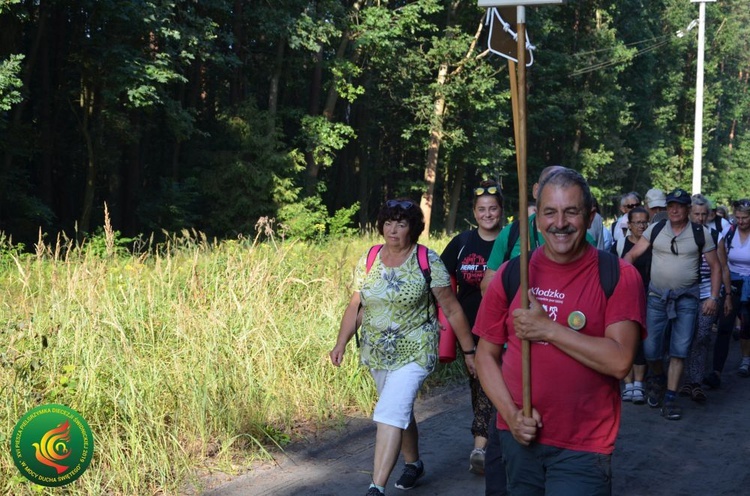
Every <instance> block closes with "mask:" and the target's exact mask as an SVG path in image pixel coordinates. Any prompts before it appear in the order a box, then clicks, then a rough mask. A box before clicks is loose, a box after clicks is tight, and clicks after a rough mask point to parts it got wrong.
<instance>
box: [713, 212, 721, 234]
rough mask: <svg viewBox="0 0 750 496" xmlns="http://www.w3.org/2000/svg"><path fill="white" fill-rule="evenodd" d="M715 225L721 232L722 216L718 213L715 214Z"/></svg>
mask: <svg viewBox="0 0 750 496" xmlns="http://www.w3.org/2000/svg"><path fill="white" fill-rule="evenodd" d="M714 226H715V227H716V230H717V231H719V232H721V217H720V216H718V215H715V216H714Z"/></svg>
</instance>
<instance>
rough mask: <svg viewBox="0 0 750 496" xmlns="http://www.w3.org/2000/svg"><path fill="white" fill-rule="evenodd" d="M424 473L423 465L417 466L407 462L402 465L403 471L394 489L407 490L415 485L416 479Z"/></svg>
mask: <svg viewBox="0 0 750 496" xmlns="http://www.w3.org/2000/svg"><path fill="white" fill-rule="evenodd" d="M423 475H424V465H423V464H421V463H420V464H419V466H417V465H415V464H413V463H407V464H405V465H404V472H403V473H402V474H401V477H399V479H398V480H397V481H396V489H403V490H404V491H407V490H409V489H411V488H413V487H414V486H416V485H417V480H418V479H419V478H420V477H422V476H423Z"/></svg>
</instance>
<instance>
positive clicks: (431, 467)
mask: <svg viewBox="0 0 750 496" xmlns="http://www.w3.org/2000/svg"><path fill="white" fill-rule="evenodd" d="M738 363H739V352H738V346H737V343H736V342H733V344H732V353H731V354H730V357H729V360H728V361H727V371H725V373H724V376H723V377H722V379H723V381H724V384H723V385H722V389H720V390H716V391H707V394H708V401H707V402H706V404H705V405H699V404H697V403H694V402H692V401H690V400H689V399H684V398H681V400H682V402H681V404H682V406H683V419H682V420H680V421H668V420H665V419H663V418H661V417H660V416H659V413H658V409H651V408H649V407H648V406H646V405H640V406H639V405H632V404H628V403H626V404H624V405H623V415H622V425H621V429H620V435H619V437H618V440H617V445H616V449H615V454H614V456H613V474H614V475H613V489H614V490H613V492H614V494H615V495H617V496H620V495H625V496H641V495H643V496H651V495H669V496H680V495H686V496H687V495H701V496H704V495H710V496H720V495H727V496H729V495H731V496H736V495H741V494H750V470H749V469H748V460H750V414H749V410H750V379H742V378H740V377H738V376H736V375H735V371H736V368H737V365H738ZM416 415H417V421H418V424H419V429H420V442H421V452H422V460H424V463H425V469H426V475H425V477H424V478H422V479H421V480H420V484H419V485H418V486H417V487H416V488H414V489H413V490H412V491H410V492H409V494H410V495H414V496H420V495H421V496H427V495H430V496H433V495H435V496H437V495H440V496H454V495H455V496H465V495H477V496H481V495H483V494H484V478H483V477H480V476H476V475H473V474H471V473H469V471H468V457H469V452H470V451H471V448H472V440H471V434H470V432H469V427H470V423H471V420H470V419H471V407H470V405H469V391H468V388H467V387H466V386H454V387H450V388H446V389H443V390H440V391H436V392H434V393H433V394H430V395H428V396H427V397H426V398H422V399H420V400H419V401H418V403H417V406H416ZM328 438H329V439H324V440H318V441H316V442H315V443H310V444H308V445H305V444H298V445H296V446H293V447H291V448H290V449H288V450H287V453H286V455H283V454H282V455H279V456H278V459H277V461H278V465H276V464H265V465H263V466H260V467H257V468H255V469H254V470H253V471H251V472H250V473H249V474H248V475H245V476H242V477H239V478H236V479H234V480H232V481H230V482H228V483H226V484H224V485H222V486H220V487H217V488H215V489H213V490H211V491H208V492H206V493H204V495H205V496H240V495H242V496H247V495H264V496H265V495H274V496H276V495H278V496H292V495H316V496H327V495H332V496H340V495H355V496H356V495H364V494H365V492H366V490H367V486H368V484H369V482H370V471H371V470H372V455H373V448H374V440H375V428H374V426H373V424H372V422H371V421H370V420H369V419H351V420H350V425H349V427H348V428H347V429H346V430H344V431H342V432H339V433H335V434H333V433H329V435H328ZM401 463H402V462H401V461H399V465H397V467H396V470H395V471H394V474H393V475H392V476H391V479H390V480H389V481H388V487H387V488H386V489H387V494H389V495H391V496H392V495H394V494H396V495H397V494H402V491H399V490H398V489H395V488H394V487H393V484H394V482H395V480H396V479H397V478H398V476H399V474H400V466H401Z"/></svg>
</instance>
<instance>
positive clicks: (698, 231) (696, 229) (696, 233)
mask: <svg viewBox="0 0 750 496" xmlns="http://www.w3.org/2000/svg"><path fill="white" fill-rule="evenodd" d="M666 225H667V219H662V220H660V221H659V222H657V223H656V224H654V228H653V229H652V230H651V244H652V245H653V244H654V241H656V237H657V236H658V235H659V233H660V232H661V230H662V229H664V226H666ZM690 226H691V227H692V228H693V237H694V238H695V244H696V245H698V253H700V254H703V246H704V245H705V244H706V234H705V233H704V232H703V226H702V225H700V224H696V223H695V222H690Z"/></svg>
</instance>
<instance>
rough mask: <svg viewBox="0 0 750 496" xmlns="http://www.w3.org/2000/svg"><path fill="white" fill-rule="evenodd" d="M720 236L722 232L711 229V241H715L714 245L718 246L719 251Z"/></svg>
mask: <svg viewBox="0 0 750 496" xmlns="http://www.w3.org/2000/svg"><path fill="white" fill-rule="evenodd" d="M720 234H721V232H719V231H717V230H716V229H714V228H711V239H713V240H714V244H715V245H716V248H717V249H718V247H719V235H720Z"/></svg>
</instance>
